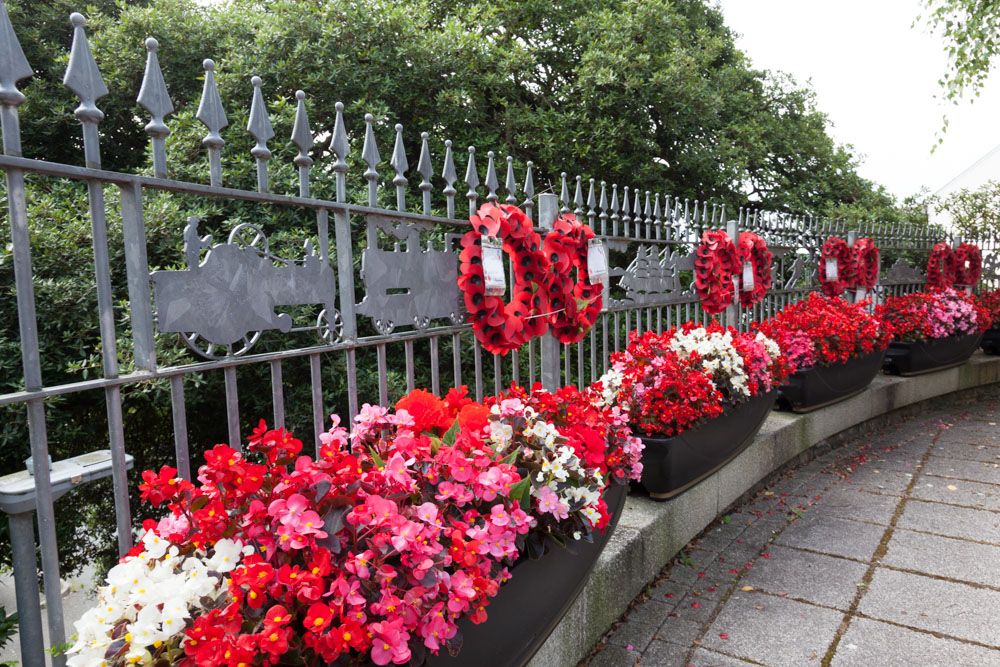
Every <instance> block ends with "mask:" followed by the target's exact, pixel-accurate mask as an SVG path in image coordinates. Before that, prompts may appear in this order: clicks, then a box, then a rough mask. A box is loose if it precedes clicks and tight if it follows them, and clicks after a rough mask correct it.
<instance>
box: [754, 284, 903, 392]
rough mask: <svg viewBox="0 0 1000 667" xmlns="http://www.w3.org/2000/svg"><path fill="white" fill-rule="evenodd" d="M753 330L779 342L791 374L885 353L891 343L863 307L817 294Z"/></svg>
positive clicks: (791, 306) (757, 325)
mask: <svg viewBox="0 0 1000 667" xmlns="http://www.w3.org/2000/svg"><path fill="white" fill-rule="evenodd" d="M755 326H756V328H757V330H759V331H762V332H764V334H765V335H767V336H768V337H769V338H772V339H774V340H775V341H777V342H778V345H780V346H781V349H782V351H783V352H784V353H785V356H786V357H787V358H788V362H789V366H790V370H791V371H792V372H795V371H799V370H803V369H806V368H809V367H811V366H826V365H829V364H837V363H843V362H845V361H847V360H848V359H850V358H851V357H855V356H860V355H865V354H869V353H870V352H874V351H877V350H884V349H885V348H886V347H888V346H889V341H890V340H891V339H892V336H891V335H890V334H889V333H888V332H887V331H885V330H884V329H883V328H882V326H881V321H880V319H879V318H878V317H875V316H873V315H872V314H870V313H869V312H868V310H867V309H866V308H865V306H864V305H863V304H851V303H848V302H847V301H845V300H844V299H842V298H840V297H827V296H823V295H821V294H819V293H817V292H813V293H812V294H810V295H809V298H807V299H804V300H802V301H798V302H796V303H793V304H791V305H789V306H787V307H785V309H784V310H782V311H780V312H779V313H777V314H776V315H775V316H774V317H772V318H771V319H769V320H766V321H764V322H761V323H759V324H756V325H755Z"/></svg>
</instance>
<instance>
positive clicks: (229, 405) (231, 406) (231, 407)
mask: <svg viewBox="0 0 1000 667" xmlns="http://www.w3.org/2000/svg"><path fill="white" fill-rule="evenodd" d="M222 374H223V377H224V378H225V382H226V422H227V425H228V427H229V446H230V447H232V448H233V449H235V450H236V451H240V452H241V451H243V439H242V438H241V437H240V398H239V394H238V393H237V391H236V367H235V366H226V367H225V369H223V371H222Z"/></svg>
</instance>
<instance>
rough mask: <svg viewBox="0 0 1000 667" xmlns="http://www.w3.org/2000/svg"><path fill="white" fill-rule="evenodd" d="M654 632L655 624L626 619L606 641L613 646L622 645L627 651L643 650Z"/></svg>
mask: <svg viewBox="0 0 1000 667" xmlns="http://www.w3.org/2000/svg"><path fill="white" fill-rule="evenodd" d="M655 634H656V626H655V625H651V624H649V623H637V622H633V621H628V622H627V623H623V624H622V625H621V626H619V628H618V629H617V630H615V632H614V634H612V635H611V636H610V637H609V638H608V643H609V644H612V645H614V646H623V647H625V648H626V649H627V650H629V651H631V650H636V651H645V650H646V647H647V646H649V642H651V641H652V640H653V635H655Z"/></svg>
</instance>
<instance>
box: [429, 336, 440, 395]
mask: <svg viewBox="0 0 1000 667" xmlns="http://www.w3.org/2000/svg"><path fill="white" fill-rule="evenodd" d="M438 338H439V336H431V393H433V394H434V395H435V396H440V395H441V369H440V368H439V367H438V365H439V364H440V361H439V359H438Z"/></svg>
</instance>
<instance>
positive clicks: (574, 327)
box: [543, 213, 603, 343]
mask: <svg viewBox="0 0 1000 667" xmlns="http://www.w3.org/2000/svg"><path fill="white" fill-rule="evenodd" d="M592 238H594V231H593V230H592V229H591V228H590V227H588V226H587V225H585V224H583V223H582V222H580V221H579V220H577V218H576V216H575V215H573V214H572V213H562V214H560V215H559V217H558V218H556V221H555V223H554V224H553V225H552V231H551V232H549V233H548V234H546V235H545V244H544V246H543V247H544V252H545V259H546V261H547V262H548V264H549V267H550V269H551V270H550V273H549V280H548V284H547V288H548V298H549V308H551V309H552V311H553V312H552V315H550V316H549V324H550V325H551V326H552V334H553V335H554V336H555V337H556V338H557V339H559V341H560V342H561V343H578V342H579V341H580V340H581V339H582V338H583V337H584V336H585V335H586V333H587V332H588V331H590V329H591V328H592V327H593V326H594V323H595V322H597V316H598V315H599V314H600V313H601V305H602V303H603V296H602V291H603V286H602V285H600V284H598V285H591V284H590V274H589V273H588V271H587V242H588V241H590V239H592ZM573 269H576V272H577V273H576V280H574V279H573Z"/></svg>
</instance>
